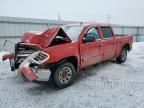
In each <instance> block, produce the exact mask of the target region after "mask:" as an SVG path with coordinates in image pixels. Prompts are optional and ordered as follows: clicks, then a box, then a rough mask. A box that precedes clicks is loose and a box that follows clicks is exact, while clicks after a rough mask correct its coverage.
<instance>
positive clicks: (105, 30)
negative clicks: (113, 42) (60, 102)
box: [101, 27, 113, 38]
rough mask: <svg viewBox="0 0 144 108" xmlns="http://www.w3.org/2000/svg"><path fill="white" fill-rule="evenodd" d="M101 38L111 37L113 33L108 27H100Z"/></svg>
mask: <svg viewBox="0 0 144 108" xmlns="http://www.w3.org/2000/svg"><path fill="white" fill-rule="evenodd" d="M101 30H102V33H103V38H111V37H113V33H112V30H111V28H110V27H101Z"/></svg>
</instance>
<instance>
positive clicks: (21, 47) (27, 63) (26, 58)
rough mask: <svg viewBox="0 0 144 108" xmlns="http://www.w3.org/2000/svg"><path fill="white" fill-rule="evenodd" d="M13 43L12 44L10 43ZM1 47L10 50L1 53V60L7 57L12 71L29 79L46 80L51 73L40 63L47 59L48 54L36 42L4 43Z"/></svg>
mask: <svg viewBox="0 0 144 108" xmlns="http://www.w3.org/2000/svg"><path fill="white" fill-rule="evenodd" d="M12 44H13V45H12ZM3 49H4V50H6V51H8V52H10V53H8V54H5V55H3V61H4V60H6V59H9V61H10V66H11V70H12V71H16V72H17V75H18V76H20V77H24V78H26V79H28V80H29V81H48V80H49V78H50V75H51V72H50V70H49V69H44V68H42V65H44V63H45V62H46V61H47V60H48V59H49V54H47V53H45V52H43V51H42V48H41V47H40V46H39V45H37V44H29V43H18V44H15V43H12V42H10V41H7V40H6V42H5V43H4V46H3Z"/></svg>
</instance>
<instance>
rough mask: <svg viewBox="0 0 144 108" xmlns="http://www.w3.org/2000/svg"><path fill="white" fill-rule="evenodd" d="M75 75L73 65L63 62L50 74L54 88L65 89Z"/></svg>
mask: <svg viewBox="0 0 144 108" xmlns="http://www.w3.org/2000/svg"><path fill="white" fill-rule="evenodd" d="M75 75H76V71H75V68H74V66H73V64H72V63H70V62H64V63H63V64H61V65H59V66H57V67H56V70H55V72H54V73H53V74H52V78H53V82H54V84H55V86H56V87H58V88H65V87H67V86H69V85H71V84H72V83H73V81H74V78H75Z"/></svg>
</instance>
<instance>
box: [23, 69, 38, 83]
mask: <svg viewBox="0 0 144 108" xmlns="http://www.w3.org/2000/svg"><path fill="white" fill-rule="evenodd" d="M21 72H22V74H23V75H24V76H25V77H26V78H27V79H28V80H29V81H34V80H36V79H37V76H36V74H35V73H34V72H33V71H32V70H31V68H30V67H23V68H22V69H21Z"/></svg>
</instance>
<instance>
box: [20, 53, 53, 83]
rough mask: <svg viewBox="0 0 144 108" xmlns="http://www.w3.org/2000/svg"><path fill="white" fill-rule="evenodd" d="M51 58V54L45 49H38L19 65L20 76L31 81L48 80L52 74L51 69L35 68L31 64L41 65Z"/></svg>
mask: <svg viewBox="0 0 144 108" xmlns="http://www.w3.org/2000/svg"><path fill="white" fill-rule="evenodd" d="M48 59H49V55H48V54H47V53H45V52H43V51H38V52H35V53H33V54H32V55H30V56H29V57H27V58H26V59H25V60H24V61H23V62H22V63H21V64H20V66H19V68H18V71H17V74H18V76H22V77H25V78H26V79H27V80H29V81H48V80H49V78H50V75H51V71H50V70H49V69H39V68H37V69H36V70H35V69H34V66H33V67H32V66H31V64H36V66H39V65H41V64H43V63H44V62H45V61H47V60H48Z"/></svg>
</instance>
